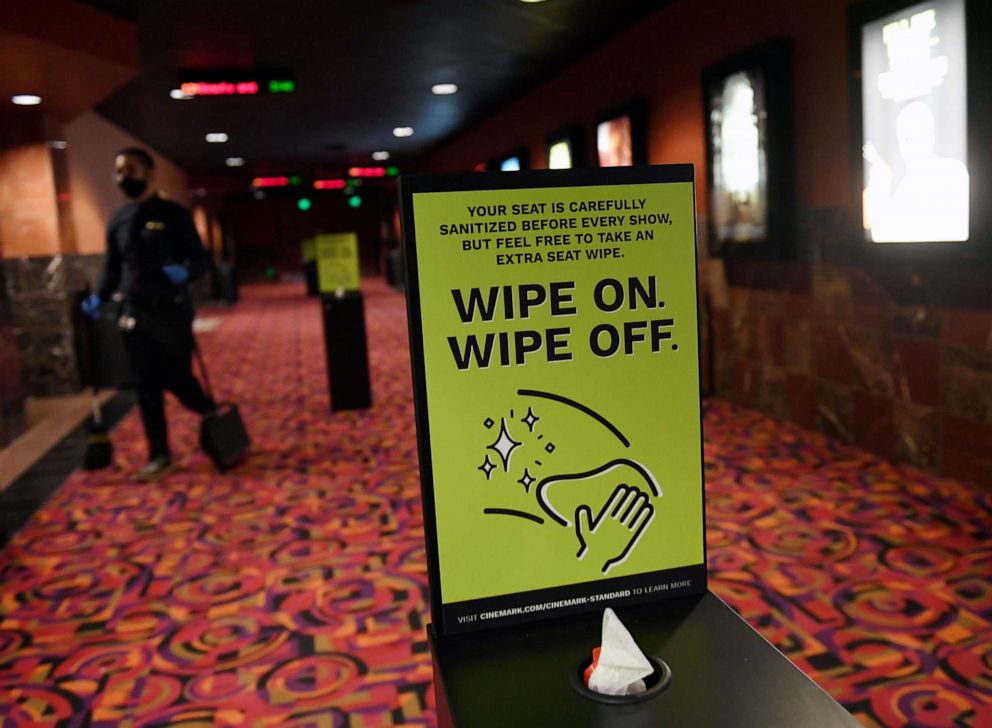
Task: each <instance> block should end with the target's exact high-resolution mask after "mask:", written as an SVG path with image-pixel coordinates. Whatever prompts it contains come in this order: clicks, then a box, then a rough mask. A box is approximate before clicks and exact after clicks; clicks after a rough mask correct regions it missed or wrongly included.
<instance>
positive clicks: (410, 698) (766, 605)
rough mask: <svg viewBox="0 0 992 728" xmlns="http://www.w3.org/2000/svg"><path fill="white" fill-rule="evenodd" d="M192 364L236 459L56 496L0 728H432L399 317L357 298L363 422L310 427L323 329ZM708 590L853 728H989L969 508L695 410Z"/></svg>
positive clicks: (990, 532)
mask: <svg viewBox="0 0 992 728" xmlns="http://www.w3.org/2000/svg"><path fill="white" fill-rule="evenodd" d="M203 315H205V316H209V317H214V316H217V317H219V318H221V319H222V323H221V325H220V327H219V328H218V329H217V330H216V331H214V332H211V333H209V334H203V335H201V337H200V339H201V342H202V344H203V348H204V350H205V353H206V357H207V360H208V362H210V364H211V365H212V370H213V371H212V373H213V379H214V381H215V386H218V389H219V390H220V391H219V392H218V394H219V395H221V396H222V397H224V398H230V399H233V400H235V401H237V402H239V403H240V404H241V405H242V408H243V411H244V414H245V418H246V420H247V422H248V423H249V427H250V430H251V433H252V436H253V438H254V440H255V446H254V449H253V453H252V455H251V457H250V459H249V460H248V461H247V462H246V463H244V464H243V465H242V466H241V467H239V468H238V469H237V470H235V471H234V472H233V473H231V474H228V475H223V476H222V475H218V474H217V473H215V472H214V471H213V470H212V468H211V466H210V464H209V463H208V462H207V461H206V460H205V458H204V456H203V455H202V454H200V453H199V452H198V451H197V450H196V447H195V439H196V424H197V423H196V419H195V418H194V417H193V416H191V415H189V414H188V413H185V412H183V411H181V410H180V409H179V408H178V407H175V408H173V409H171V410H170V423H171V425H172V431H171V434H172V441H173V448H174V451H175V452H176V454H177V456H178V457H179V460H180V461H181V463H182V465H183V467H182V469H181V470H180V471H178V472H176V473H173V474H171V475H169V476H168V477H167V478H166V479H165V480H164V481H162V482H160V483H158V484H155V485H140V484H136V483H134V482H133V481H132V479H131V473H133V471H134V469H135V468H136V467H138V466H139V465H140V464H141V463H142V462H143V461H144V455H145V454H144V449H143V448H144V446H143V438H142V436H141V429H140V423H139V420H138V417H137V413H136V412H134V413H131V414H130V415H129V416H128V417H127V418H126V419H125V420H124V421H123V422H122V424H121V425H120V426H119V427H118V428H117V429H115V431H114V433H113V439H114V444H115V453H116V457H117V469H116V470H108V471H99V472H96V473H83V472H77V473H76V474H74V475H73V476H72V477H71V478H70V479H69V481H68V482H67V483H66V484H65V485H64V486H63V487H62V489H61V490H60V491H59V492H58V494H57V495H56V496H55V497H54V498H53V499H52V500H51V501H50V502H49V503H48V504H47V505H46V506H45V507H44V508H43V509H42V510H41V511H39V513H37V514H36V515H35V517H34V518H33V520H32V521H31V522H30V523H29V524H28V525H27V526H26V527H25V528H24V529H23V530H22V531H21V532H20V533H19V534H17V535H16V537H15V538H14V539H13V540H12V542H11V544H10V545H8V547H7V548H6V549H5V550H4V551H3V552H2V553H0V582H2V586H0V717H2V718H3V723H2V725H3V726H4V727H5V728H6V726H27V725H31V726H34V725H62V726H91V725H92V726H101V725H107V726H110V725H129V726H153V725H231V726H237V725H244V726H266V725H278V726H348V727H349V728H359V727H369V728H371V727H375V726H395V725H412V726H417V725H420V726H433V725H434V724H435V720H434V712H433V692H432V689H431V669H430V657H429V655H428V653H427V645H426V641H425V635H424V629H423V625H424V623H425V622H426V621H428V616H427V612H426V568H425V559H424V554H423V547H422V538H423V527H422V516H421V510H420V500H419V499H420V494H419V490H418V477H417V465H416V436H415V431H414V425H413V413H412V404H411V390H410V375H409V369H408V361H409V359H408V351H407V342H406V318H405V312H404V309H403V299H402V296H401V295H400V294H397V293H394V292H392V291H390V290H388V289H387V288H385V286H383V285H382V283H381V282H380V281H376V280H372V281H367V282H366V316H367V323H368V329H369V345H370V358H371V366H372V381H373V397H374V402H375V406H374V407H373V408H372V409H371V410H369V411H367V412H359V413H340V414H331V413H330V412H329V409H328V401H327V379H326V373H325V366H324V345H323V339H322V334H321V327H320V310H319V306H318V304H317V303H316V302H315V301H314V300H312V299H309V300H308V299H305V298H303V295H302V290H301V289H300V288H299V287H297V286H284V285H279V286H269V287H259V288H249V289H247V291H246V300H244V301H243V302H242V303H240V304H239V305H238V306H237V307H235V308H233V309H231V310H226V311H223V310H222V311H218V310H213V309H212V310H209V311H207V312H205V313H204V314H203ZM705 433H706V438H707V450H706V466H707V477H708V498H709V502H708V507H707V516H708V541H709V564H710V567H711V574H712V581H711V586H712V588H713V590H714V591H715V592H716V593H717V594H719V595H720V596H722V597H723V598H724V599H726V600H727V601H728V602H729V603H730V604H731V605H732V606H734V607H735V608H736V609H737V610H738V611H740V612H741V614H742V615H744V616H745V617H746V618H747V619H748V621H750V622H751V623H752V624H753V625H755V626H756V627H757V628H758V629H759V630H761V631H762V633H763V634H765V636H767V637H768V639H770V640H771V641H772V642H773V643H774V644H776V645H777V646H778V647H779V648H780V649H782V650H783V651H784V652H785V653H786V654H787V655H788V656H789V657H790V658H792V659H793V660H794V661H795V662H796V663H797V664H798V665H799V666H800V667H801V668H802V669H803V670H804V671H805V672H807V673H808V674H809V675H810V676H811V677H813V679H815V680H816V681H817V682H818V683H819V684H820V685H822V686H823V687H824V688H825V689H826V690H828V691H829V692H830V693H831V694H833V695H834V696H835V697H836V698H837V699H838V700H840V701H841V702H842V703H844V704H845V705H846V706H847V707H848V709H850V710H851V711H852V712H853V713H854V714H855V715H856V716H857V717H858V718H859V719H860V720H861V721H862V722H864V723H865V724H867V725H886V726H903V725H916V726H931V725H933V726H955V725H958V726H981V725H992V583H990V577H992V542H990V536H992V516H990V511H992V498H990V497H989V496H988V495H983V494H979V493H976V492H974V491H973V490H969V489H968V488H966V487H965V486H962V485H960V484H958V483H955V482H952V481H947V480H942V479H937V478H935V477H934V476H931V475H928V474H925V473H921V472H919V471H915V470H912V469H909V468H902V467H895V466H892V465H889V464H886V463H883V462H881V461H879V460H877V459H875V458H873V457H871V456H869V455H867V454H864V453H862V452H860V451H856V450H852V449H849V448H844V447H840V446H838V445H836V444H835V443H832V442H830V441H828V440H826V439H824V438H822V437H820V436H817V435H813V434H810V433H807V432H805V431H802V430H799V429H797V428H794V427H791V426H788V425H783V424H781V423H776V422H774V421H771V420H768V419H766V418H763V417H760V416H758V415H756V414H754V413H751V412H748V411H745V410H740V409H738V408H734V407H732V406H730V405H727V404H724V403H719V402H718V403H711V404H710V405H709V406H708V407H707V412H706V425H705Z"/></svg>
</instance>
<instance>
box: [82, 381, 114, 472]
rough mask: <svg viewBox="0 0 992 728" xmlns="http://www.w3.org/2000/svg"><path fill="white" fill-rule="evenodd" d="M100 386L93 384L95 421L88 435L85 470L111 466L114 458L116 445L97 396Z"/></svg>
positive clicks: (84, 458)
mask: <svg viewBox="0 0 992 728" xmlns="http://www.w3.org/2000/svg"><path fill="white" fill-rule="evenodd" d="M98 391H99V390H98V388H97V386H96V385H95V384H94V385H93V389H92V392H93V421H92V422H91V423H90V431H89V433H88V434H87V435H86V455H85V456H84V457H83V468H84V469H85V470H101V469H102V468H106V467H109V466H110V464H111V463H112V462H113V460H114V445H113V443H111V442H110V435H109V434H108V432H107V426H106V425H104V424H103V417H102V416H101V414H100V400H99V398H98V397H97V393H98Z"/></svg>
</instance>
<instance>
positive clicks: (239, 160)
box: [224, 157, 245, 167]
mask: <svg viewBox="0 0 992 728" xmlns="http://www.w3.org/2000/svg"><path fill="white" fill-rule="evenodd" d="M224 164H226V165H227V166H228V167H244V166H245V158H244V157H228V158H227V159H225V160H224Z"/></svg>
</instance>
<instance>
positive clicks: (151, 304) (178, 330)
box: [83, 147, 214, 480]
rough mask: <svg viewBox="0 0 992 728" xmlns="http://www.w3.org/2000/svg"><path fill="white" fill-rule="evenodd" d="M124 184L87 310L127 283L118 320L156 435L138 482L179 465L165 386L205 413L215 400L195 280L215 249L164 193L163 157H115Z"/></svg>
mask: <svg viewBox="0 0 992 728" xmlns="http://www.w3.org/2000/svg"><path fill="white" fill-rule="evenodd" d="M114 176H115V180H116V182H117V186H118V187H119V188H120V189H121V191H122V192H123V193H124V195H125V196H126V197H128V198H129V200H130V201H129V202H128V203H127V204H125V205H124V206H123V207H122V208H120V209H119V210H118V211H117V212H115V213H114V214H113V216H112V217H111V218H110V221H109V222H108V223H107V254H106V257H105V258H104V263H103V273H102V275H101V277H100V283H99V285H98V286H97V290H96V293H93V294H92V295H90V296H89V297H88V298H86V300H85V301H83V311H84V312H85V313H86V314H87V315H88V316H91V317H96V316H98V315H99V310H100V305H101V303H102V302H104V301H106V300H108V299H109V298H110V296H111V295H112V294H113V293H114V291H116V290H117V289H118V287H120V289H121V291H122V293H123V296H124V302H123V307H122V309H121V315H120V319H119V322H118V325H119V327H120V329H121V332H122V333H123V336H124V344H125V348H126V350H127V354H128V359H129V360H130V362H131V368H132V370H133V371H134V375H135V378H136V380H137V389H138V406H139V408H140V410H141V421H142V423H143V424H144V428H145V437H146V438H147V440H148V456H149V459H148V464H147V465H145V466H144V467H143V468H141V469H140V470H139V471H138V473H137V476H136V477H137V479H138V480H155V479H157V478H159V477H161V476H162V475H164V474H165V473H167V472H169V470H171V469H172V453H171V451H170V449H169V439H168V431H167V426H166V421H165V406H164V405H165V402H164V390H169V391H170V392H172V393H173V394H174V395H175V396H176V397H177V398H178V399H179V401H180V402H182V403H183V404H184V405H185V406H186V407H188V408H189V409H191V410H193V411H194V412H197V413H199V414H200V415H204V414H206V413H208V412H210V411H211V410H212V409H214V403H213V401H211V399H210V397H208V396H207V394H206V393H205V392H204V391H203V388H202V387H201V386H200V383H199V381H197V379H196V377H194V376H193V371H192V353H193V325H192V324H193V302H192V297H191V295H190V291H189V285H188V283H189V281H190V280H192V279H194V278H196V277H197V276H200V275H202V274H203V273H204V272H205V271H206V269H207V264H208V260H207V253H206V251H205V250H204V248H203V243H201V242H200V236H199V235H198V234H197V232H196V227H195V226H194V225H193V219H192V217H191V216H190V214H189V212H187V211H186V209H185V208H183V207H182V206H181V205H178V204H177V203H175V202H172V201H171V200H167V199H165V198H164V197H162V196H160V195H159V193H158V190H157V189H156V187H155V184H154V177H155V161H154V160H153V159H152V157H151V155H150V154H149V153H148V152H146V151H145V150H144V149H141V148H138V147H129V148H127V149H122V150H121V151H120V152H118V153H117V156H116V157H115V160H114Z"/></svg>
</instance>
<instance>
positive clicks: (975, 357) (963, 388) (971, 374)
mask: <svg viewBox="0 0 992 728" xmlns="http://www.w3.org/2000/svg"><path fill="white" fill-rule="evenodd" d="M940 373H941V377H940V384H941V386H942V387H943V389H944V408H943V409H944V412H945V413H946V414H949V415H953V416H955V417H960V418H961V419H964V420H968V421H971V422H974V423H977V424H980V425H992V351H989V350H985V349H975V348H972V347H964V346H945V347H944V349H943V361H942V362H941V368H940Z"/></svg>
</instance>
